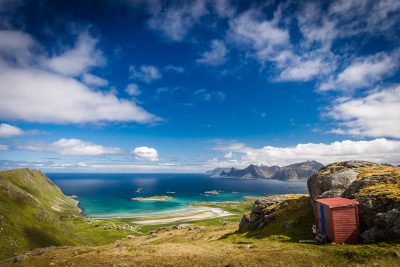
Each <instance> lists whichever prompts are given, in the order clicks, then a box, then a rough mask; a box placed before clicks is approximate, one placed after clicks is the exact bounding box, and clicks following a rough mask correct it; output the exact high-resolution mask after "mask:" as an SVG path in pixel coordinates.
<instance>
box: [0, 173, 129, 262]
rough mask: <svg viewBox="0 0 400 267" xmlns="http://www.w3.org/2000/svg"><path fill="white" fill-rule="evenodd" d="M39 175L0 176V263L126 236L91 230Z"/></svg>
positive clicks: (68, 200)
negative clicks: (24, 254)
mask: <svg viewBox="0 0 400 267" xmlns="http://www.w3.org/2000/svg"><path fill="white" fill-rule="evenodd" d="M79 213H80V210H79V208H77V206H76V201H75V200H73V199H72V198H70V197H67V196H65V195H64V194H63V193H62V192H61V190H60V189H59V188H58V187H57V186H56V185H54V184H53V183H52V182H51V181H50V180H49V179H48V178H47V177H46V176H44V175H43V174H42V173H41V172H39V171H35V170H30V169H16V170H11V171H2V172H0V236H1V239H0V259H2V258H6V257H9V256H12V255H14V254H15V253H21V252H24V251H27V250H31V249H34V248H37V247H45V246H56V245H79V244H81V245H102V244H107V243H110V242H112V241H114V240H117V239H119V238H121V237H124V236H126V235H127V234H129V232H128V233H127V232H126V231H119V230H115V229H107V230H104V229H103V228H101V227H100V228H99V227H94V225H92V224H88V222H87V220H86V219H84V218H82V217H80V214H79Z"/></svg>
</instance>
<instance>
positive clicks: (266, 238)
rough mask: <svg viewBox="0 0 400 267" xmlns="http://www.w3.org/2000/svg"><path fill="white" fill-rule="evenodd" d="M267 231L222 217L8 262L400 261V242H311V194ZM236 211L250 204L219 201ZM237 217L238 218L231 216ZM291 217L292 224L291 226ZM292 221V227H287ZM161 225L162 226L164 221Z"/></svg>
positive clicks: (353, 263)
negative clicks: (246, 228) (241, 226)
mask: <svg viewBox="0 0 400 267" xmlns="http://www.w3.org/2000/svg"><path fill="white" fill-rule="evenodd" d="M288 204H289V205H288V206H283V208H282V209H280V210H278V211H277V212H276V213H275V214H274V215H275V217H276V219H275V221H274V222H272V223H270V224H268V225H267V226H266V227H264V228H263V229H261V230H256V231H250V232H245V233H237V232H236V230H237V227H238V220H239V218H238V217H236V218H235V219H234V217H233V216H232V217H231V218H229V217H227V218H219V219H213V220H207V221H200V222H196V223H194V224H198V225H208V224H212V225H214V226H207V227H205V228H204V227H199V226H196V225H195V226H192V227H191V228H184V229H179V230H177V229H171V228H164V229H160V230H159V231H156V232H155V233H153V234H151V235H147V236H140V237H136V238H132V239H127V238H126V239H123V240H120V241H116V242H115V243H113V244H110V245H106V246H102V247H58V248H55V247H53V248H46V249H41V250H35V251H33V252H29V253H27V254H25V255H24V257H25V259H24V260H23V261H22V262H19V263H17V264H16V263H12V261H13V259H10V260H7V261H4V262H2V264H0V265H3V266H9V265H11V266H16V265H22V266H48V265H50V264H51V263H54V265H55V266H85V265H88V266H90V265H93V264H95V265H96V266H361V265H362V266H399V265H400V245H399V244H383V243H382V244H376V245H337V244H328V245H321V246H317V245H307V244H300V243H298V240H299V239H309V238H311V237H312V236H311V235H310V228H311V225H312V223H313V222H312V214H311V208H310V205H309V199H308V197H304V196H298V197H294V198H292V199H291V200H289V201H288ZM211 205H212V206H214V207H224V208H226V209H227V210H229V209H230V211H234V210H236V211H240V210H241V211H244V210H246V209H247V210H248V208H249V203H247V202H242V203H240V204H237V203H214V204H211ZM231 220H233V221H231ZM288 221H290V222H291V224H290V225H291V226H290V227H288V226H287V225H288ZM285 225H286V226H285ZM158 227H159V226H158Z"/></svg>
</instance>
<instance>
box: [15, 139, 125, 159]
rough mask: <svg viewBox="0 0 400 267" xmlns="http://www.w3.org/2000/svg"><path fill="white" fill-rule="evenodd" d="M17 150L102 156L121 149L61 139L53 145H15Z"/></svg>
mask: <svg viewBox="0 0 400 267" xmlns="http://www.w3.org/2000/svg"><path fill="white" fill-rule="evenodd" d="M16 148H17V149H21V150H28V151H39V152H54V153H58V154H62V155H93V156H94V155H104V154H118V153H121V152H122V151H121V149H119V148H117V147H105V146H101V145H97V144H93V143H91V142H85V141H82V140H80V139H65V138H62V139H60V140H58V141H55V142H53V143H44V142H29V143H26V144H18V145H16Z"/></svg>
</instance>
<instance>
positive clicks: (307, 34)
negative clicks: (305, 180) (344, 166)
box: [0, 0, 400, 172]
mask: <svg viewBox="0 0 400 267" xmlns="http://www.w3.org/2000/svg"><path fill="white" fill-rule="evenodd" d="M399 44H400V2H399V1H398V0H381V1H375V0H337V1H294V0H287V1H227V0H220V1H218V0H194V1H162V0H148V1H145V0H130V1H123V0H97V1H88V0H79V1H78V0H69V1H61V0H57V1H56V0H52V1H50V0H47V1H46V0H0V169H12V168H19V167H30V168H36V169H41V170H43V171H46V172H203V171H205V170H208V169H213V168H216V167H237V168H241V167H245V166H247V165H249V164H259V165H261V164H262V165H279V166H283V165H287V164H291V163H295V162H301V161H306V160H316V161H319V162H321V163H323V164H328V163H332V162H335V161H343V160H351V159H362V160H370V161H375V162H385V163H390V164H396V165H398V164H400V84H399V82H400V69H399V65H400V46H399Z"/></svg>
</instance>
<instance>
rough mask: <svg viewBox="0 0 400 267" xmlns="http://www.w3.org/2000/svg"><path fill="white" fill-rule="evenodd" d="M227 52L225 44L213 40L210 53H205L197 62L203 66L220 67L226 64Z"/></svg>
mask: <svg viewBox="0 0 400 267" xmlns="http://www.w3.org/2000/svg"><path fill="white" fill-rule="evenodd" d="M227 52H228V50H227V48H226V46H225V44H224V42H222V41H219V40H213V41H212V42H211V49H210V51H206V52H204V53H203V54H202V55H201V57H200V58H199V59H197V60H196V62H197V63H199V64H203V65H211V66H218V65H221V64H223V63H225V61H226V54H227Z"/></svg>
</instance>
